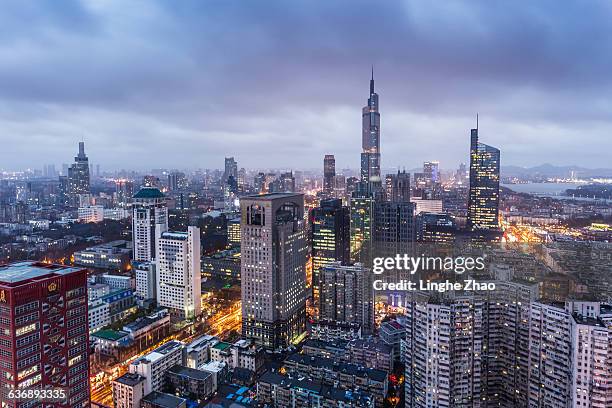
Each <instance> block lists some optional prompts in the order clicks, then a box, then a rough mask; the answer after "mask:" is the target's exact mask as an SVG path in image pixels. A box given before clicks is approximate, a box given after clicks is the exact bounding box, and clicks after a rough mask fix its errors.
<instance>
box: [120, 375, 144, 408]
mask: <svg viewBox="0 0 612 408" xmlns="http://www.w3.org/2000/svg"><path fill="white" fill-rule="evenodd" d="M112 384H113V404H114V405H115V408H140V402H141V400H142V398H143V397H144V396H145V395H146V392H145V385H146V379H145V378H144V377H143V376H141V375H138V374H133V373H125V374H123V375H122V376H121V377H119V378H117V379H116V380H114V381H113V383H112Z"/></svg>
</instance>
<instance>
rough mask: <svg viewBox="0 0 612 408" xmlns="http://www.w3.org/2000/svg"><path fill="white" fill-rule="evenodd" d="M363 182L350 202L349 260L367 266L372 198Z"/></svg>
mask: <svg viewBox="0 0 612 408" xmlns="http://www.w3.org/2000/svg"><path fill="white" fill-rule="evenodd" d="M367 189H368V186H367V183H365V182H359V183H357V185H356V190H355V191H353V193H352V195H351V200H350V209H351V260H353V261H359V260H361V261H362V263H364V264H366V265H367V261H368V259H367V257H368V255H369V253H370V248H371V244H372V229H373V225H372V224H373V217H374V198H373V196H372V194H371V193H370V192H369V191H368V190H367Z"/></svg>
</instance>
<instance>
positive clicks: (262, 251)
mask: <svg viewBox="0 0 612 408" xmlns="http://www.w3.org/2000/svg"><path fill="white" fill-rule="evenodd" d="M240 205H241V217H242V221H241V231H240V235H241V251H242V252H241V273H240V275H241V282H242V285H241V291H242V335H243V336H244V337H246V338H253V339H255V340H256V341H257V342H258V344H261V345H263V346H265V347H266V348H272V349H274V348H277V347H281V346H287V345H288V344H290V343H291V342H293V341H296V340H297V339H299V338H300V337H301V336H302V335H303V334H304V333H305V330H306V296H305V285H306V271H305V268H306V256H307V252H308V247H307V243H306V232H305V227H304V196H303V195H302V194H291V193H277V194H264V195H259V196H248V197H243V198H242V199H241V200H240Z"/></svg>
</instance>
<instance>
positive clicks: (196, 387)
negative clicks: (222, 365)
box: [166, 365, 216, 400]
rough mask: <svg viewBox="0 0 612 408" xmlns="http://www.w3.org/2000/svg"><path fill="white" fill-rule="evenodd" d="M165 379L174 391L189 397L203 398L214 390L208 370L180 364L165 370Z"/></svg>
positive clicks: (207, 396) (211, 376)
mask: <svg viewBox="0 0 612 408" xmlns="http://www.w3.org/2000/svg"><path fill="white" fill-rule="evenodd" d="M166 381H167V383H168V385H169V386H170V387H171V388H172V389H173V390H174V392H175V393H178V394H179V395H184V396H188V397H189V398H190V399H196V400H197V399H201V400H204V399H206V398H209V397H210V396H211V395H212V394H213V393H214V392H215V391H216V389H215V388H214V384H213V375H212V374H211V373H210V372H208V371H202V370H196V369H194V368H189V367H184V366H180V365H175V366H173V367H170V369H169V370H168V371H167V372H166Z"/></svg>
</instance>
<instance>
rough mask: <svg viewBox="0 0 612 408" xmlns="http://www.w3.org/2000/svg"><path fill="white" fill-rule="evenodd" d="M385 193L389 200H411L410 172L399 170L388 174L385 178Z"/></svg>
mask: <svg viewBox="0 0 612 408" xmlns="http://www.w3.org/2000/svg"><path fill="white" fill-rule="evenodd" d="M385 193H386V196H387V200H388V201H392V202H409V201H410V173H406V171H405V170H404V171H402V172H400V171H399V170H398V171H397V174H387V177H386V178H385Z"/></svg>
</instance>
